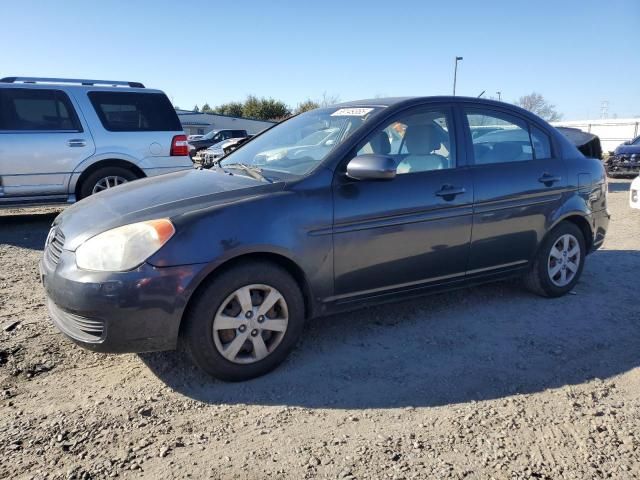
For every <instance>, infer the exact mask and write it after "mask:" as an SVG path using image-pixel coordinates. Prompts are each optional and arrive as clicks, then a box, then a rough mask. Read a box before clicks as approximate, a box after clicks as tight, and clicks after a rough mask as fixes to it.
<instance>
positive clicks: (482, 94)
mask: <svg viewBox="0 0 640 480" xmlns="http://www.w3.org/2000/svg"><path fill="white" fill-rule="evenodd" d="M484 92H486V90H482V93H480V95H478V97H477V98H480V97H481V96H482V95H484Z"/></svg>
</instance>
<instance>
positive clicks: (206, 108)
mask: <svg viewBox="0 0 640 480" xmlns="http://www.w3.org/2000/svg"><path fill="white" fill-rule="evenodd" d="M200 111H201V112H202V113H211V112H213V109H212V108H211V107H210V106H209V104H208V103H205V104H204V105H202V108H201V109H200Z"/></svg>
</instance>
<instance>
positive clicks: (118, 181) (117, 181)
mask: <svg viewBox="0 0 640 480" xmlns="http://www.w3.org/2000/svg"><path fill="white" fill-rule="evenodd" d="M127 181H128V180H127V179H126V178H124V177H120V176H118V175H110V176H108V177H104V178H101V179H100V180H98V181H97V182H96V184H95V185H94V186H93V190H92V191H91V193H92V194H94V193H98V192H102V191H103V190H108V189H109V188H113V187H117V186H118V185H122V184H123V183H127Z"/></svg>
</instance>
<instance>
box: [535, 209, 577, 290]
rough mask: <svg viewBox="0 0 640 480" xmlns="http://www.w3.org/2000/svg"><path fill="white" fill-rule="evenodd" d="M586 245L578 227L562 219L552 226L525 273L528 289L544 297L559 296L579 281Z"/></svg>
mask: <svg viewBox="0 0 640 480" xmlns="http://www.w3.org/2000/svg"><path fill="white" fill-rule="evenodd" d="M585 255H586V246H585V241H584V236H583V234H582V231H581V230H580V228H578V227H577V226H576V225H575V224H573V223H570V222H563V223H561V224H560V225H558V226H557V227H556V228H554V229H553V230H552V231H551V232H549V234H548V235H547V237H546V238H545V240H544V241H543V242H542V246H541V247H540V250H539V251H538V254H537V255H536V258H535V260H534V262H533V265H532V266H531V270H530V271H529V273H528V274H527V275H526V276H525V279H524V280H525V285H526V286H527V288H528V289H529V290H531V291H532V292H534V293H537V294H538V295H542V296H544V297H559V296H561V295H564V294H566V293H567V292H569V291H571V289H573V287H574V286H575V285H576V283H578V279H579V278H580V275H581V274H582V268H583V267H584V257H585Z"/></svg>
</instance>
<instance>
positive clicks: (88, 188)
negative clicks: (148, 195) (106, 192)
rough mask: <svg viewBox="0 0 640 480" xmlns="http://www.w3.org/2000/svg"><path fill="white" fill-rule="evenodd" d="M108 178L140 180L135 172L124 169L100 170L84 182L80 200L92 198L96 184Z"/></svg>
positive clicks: (106, 168)
mask: <svg viewBox="0 0 640 480" xmlns="http://www.w3.org/2000/svg"><path fill="white" fill-rule="evenodd" d="M106 177H122V178H124V179H126V180H127V181H128V182H131V181H133V180H136V179H137V178H138V176H137V175H136V174H135V173H134V172H132V171H131V170H129V169H127V168H124V167H104V168H99V169H98V170H96V171H95V172H93V173H91V174H90V175H89V176H88V177H87V178H85V179H84V180H83V181H82V184H81V185H80V190H79V193H80V198H79V199H78V200H82V199H83V198H87V197H88V196H90V195H91V194H92V193H93V189H94V187H95V186H96V184H97V183H98V182H99V181H100V180H102V179H104V178H106Z"/></svg>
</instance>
